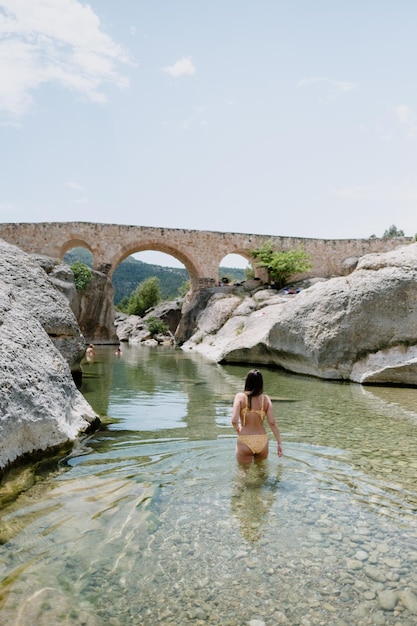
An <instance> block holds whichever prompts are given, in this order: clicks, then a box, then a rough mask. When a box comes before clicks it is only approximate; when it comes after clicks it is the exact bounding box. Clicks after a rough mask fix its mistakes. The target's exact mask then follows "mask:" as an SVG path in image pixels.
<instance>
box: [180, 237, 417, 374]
mask: <svg viewBox="0 0 417 626" xmlns="http://www.w3.org/2000/svg"><path fill="white" fill-rule="evenodd" d="M275 294H276V292H275ZM206 297H207V295H206ZM225 298H228V300H229V303H230V308H229V311H230V312H229V315H228V318H227V321H225V320H224V317H225V311H226V309H227V305H226V304H225V302H224V299H225ZM204 308H205V309H206V312H203V311H198V312H197V313H195V330H194V334H193V336H192V337H191V338H190V339H189V340H188V341H186V342H185V343H184V344H183V346H182V347H183V349H184V350H194V351H198V352H201V353H203V354H205V355H206V356H207V357H208V358H210V359H211V360H214V361H217V362H246V363H257V364H269V365H276V366H279V367H283V368H285V369H287V370H289V371H292V372H296V373H300V374H308V375H313V376H318V377H321V378H326V379H334V380H350V381H353V382H358V383H382V384H405V385H417V244H410V245H407V246H402V247H400V248H398V249H396V250H393V251H391V252H387V253H384V254H369V255H366V256H364V257H362V258H361V259H360V260H359V261H358V264H357V266H356V269H355V270H354V271H353V272H351V273H350V274H349V275H347V276H343V277H337V278H332V279H329V280H327V281H322V282H317V283H316V284H313V285H312V286H311V287H309V288H308V289H305V290H303V291H301V293H299V294H297V295H292V296H284V295H282V294H276V295H274V292H272V291H271V290H264V291H258V292H257V293H256V294H255V295H254V296H253V297H252V296H247V295H245V294H242V296H241V299H240V302H239V303H238V302H237V300H236V295H235V294H234V295H232V296H230V297H228V296H227V295H226V294H224V295H222V296H221V297H220V296H219V295H218V294H211V297H210V300H209V302H208V303H207V304H206V306H205V307H204ZM195 310H197V309H196V308H195ZM242 313H243V314H242ZM216 319H217V320H218V321H217V323H216V322H215V321H214V320H216ZM207 320H209V321H207Z"/></svg>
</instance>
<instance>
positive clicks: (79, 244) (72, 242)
mask: <svg viewBox="0 0 417 626" xmlns="http://www.w3.org/2000/svg"><path fill="white" fill-rule="evenodd" d="M74 248H85V249H86V250H88V251H89V252H91V254H92V255H93V260H94V250H93V249H92V247H91V246H90V244H89V243H88V242H87V241H84V240H82V239H78V238H75V239H69V240H68V241H66V242H65V243H64V244H63V245H62V246H61V250H60V253H59V258H60V259H63V258H64V256H65V255H66V254H67V252H69V251H70V250H73V249H74Z"/></svg>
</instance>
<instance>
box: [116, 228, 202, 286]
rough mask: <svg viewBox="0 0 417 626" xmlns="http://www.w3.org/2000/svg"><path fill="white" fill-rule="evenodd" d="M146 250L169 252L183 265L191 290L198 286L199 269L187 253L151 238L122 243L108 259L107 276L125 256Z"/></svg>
mask: <svg viewBox="0 0 417 626" xmlns="http://www.w3.org/2000/svg"><path fill="white" fill-rule="evenodd" d="M147 250H156V251H158V252H164V253H165V254H169V255H170V256H173V257H174V258H175V259H177V260H178V261H180V262H181V263H182V264H183V265H184V267H185V269H186V270H187V272H188V275H189V277H190V287H191V290H192V291H194V290H195V289H198V288H199V269H198V268H197V267H196V264H195V263H194V262H193V260H192V259H191V258H190V257H189V255H187V254H185V253H184V251H183V250H181V249H180V248H179V247H178V246H171V245H170V244H168V243H166V242H161V241H155V240H153V239H150V240H145V241H143V240H142V241H140V243H139V242H137V243H133V242H129V243H127V244H125V245H122V246H121V248H120V249H119V251H118V252H117V253H116V254H115V255H114V257H112V258H110V259H109V261H110V264H111V270H110V272H109V276H110V277H111V276H112V274H113V272H114V270H115V269H116V268H117V267H118V266H119V265H120V263H121V262H122V261H124V260H125V259H126V258H127V257H129V256H131V255H132V254H137V253H138V252H145V251H147Z"/></svg>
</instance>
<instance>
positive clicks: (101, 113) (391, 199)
mask: <svg viewBox="0 0 417 626" xmlns="http://www.w3.org/2000/svg"><path fill="white" fill-rule="evenodd" d="M416 27H417V2H416V1H415V0H209V1H207V0H206V1H203V0H118V1H117V2H115V1H114V0H90V2H88V3H87V2H84V1H81V0H0V221H1V222H6V223H7V222H66V221H86V222H101V223H115V224H132V225H139V226H158V227H166V228H168V227H169V228H187V229H197V230H214V231H231V232H240V233H258V234H270V235H282V236H294V237H314V238H320V239H322V238H324V239H345V238H348V239H350V238H363V237H369V236H370V235H376V236H382V235H383V233H384V231H385V230H386V229H388V228H389V227H390V226H391V225H395V226H396V227H397V228H398V229H401V230H403V231H404V233H405V235H407V236H414V235H415V234H416V232H417V219H416V217H415V216H416V208H415V207H416V205H417V176H416V173H417V80H416V61H417V37H416V36H415V32H416ZM150 262H152V261H150Z"/></svg>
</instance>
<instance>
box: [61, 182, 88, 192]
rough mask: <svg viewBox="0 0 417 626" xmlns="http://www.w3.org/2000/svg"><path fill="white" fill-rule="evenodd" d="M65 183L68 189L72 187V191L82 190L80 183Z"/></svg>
mask: <svg viewBox="0 0 417 626" xmlns="http://www.w3.org/2000/svg"><path fill="white" fill-rule="evenodd" d="M65 185H66V186H67V187H68V188H69V189H74V191H84V188H83V186H82V185H80V183H74V182H71V181H68V182H67V183H65Z"/></svg>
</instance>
